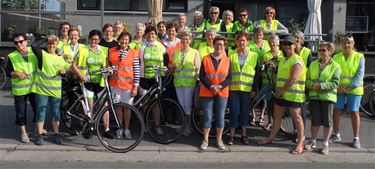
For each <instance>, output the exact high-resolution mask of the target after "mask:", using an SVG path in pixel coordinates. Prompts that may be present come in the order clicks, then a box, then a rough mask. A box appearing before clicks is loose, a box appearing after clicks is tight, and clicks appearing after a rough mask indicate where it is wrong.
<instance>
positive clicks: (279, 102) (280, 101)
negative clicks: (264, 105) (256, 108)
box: [273, 97, 302, 108]
mask: <svg viewBox="0 0 375 169" xmlns="http://www.w3.org/2000/svg"><path fill="white" fill-rule="evenodd" d="M273 101H274V103H275V104H277V105H279V106H282V107H293V108H298V107H301V106H302V103H297V102H291V101H288V100H284V99H278V98H276V97H274V98H273Z"/></svg>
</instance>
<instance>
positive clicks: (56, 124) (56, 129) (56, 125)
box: [42, 120, 60, 134]
mask: <svg viewBox="0 0 375 169" xmlns="http://www.w3.org/2000/svg"><path fill="white" fill-rule="evenodd" d="M59 124H60V123H59V121H55V120H52V131H53V134H58V133H59ZM42 130H43V128H42Z"/></svg>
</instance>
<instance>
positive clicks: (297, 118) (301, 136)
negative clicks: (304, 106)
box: [289, 108, 305, 145]
mask: <svg viewBox="0 0 375 169" xmlns="http://www.w3.org/2000/svg"><path fill="white" fill-rule="evenodd" d="M289 111H290V112H291V114H292V118H293V121H294V123H295V125H296V128H297V138H298V142H297V145H303V142H304V140H305V133H304V132H305V129H304V125H303V120H302V117H301V108H289Z"/></svg>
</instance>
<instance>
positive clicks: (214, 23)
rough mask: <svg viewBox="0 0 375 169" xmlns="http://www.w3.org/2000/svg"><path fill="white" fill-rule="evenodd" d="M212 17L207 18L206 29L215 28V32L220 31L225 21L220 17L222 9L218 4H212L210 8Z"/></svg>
mask: <svg viewBox="0 0 375 169" xmlns="http://www.w3.org/2000/svg"><path fill="white" fill-rule="evenodd" d="M209 13H210V19H208V20H206V22H205V24H204V26H205V28H204V29H214V30H215V32H220V25H221V23H222V22H223V21H222V20H221V19H219V15H220V9H219V8H218V7H216V6H212V7H211V8H210V9H209Z"/></svg>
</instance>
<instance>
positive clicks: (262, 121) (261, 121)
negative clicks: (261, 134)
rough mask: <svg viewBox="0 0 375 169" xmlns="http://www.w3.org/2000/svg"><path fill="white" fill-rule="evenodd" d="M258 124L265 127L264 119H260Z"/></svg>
mask: <svg viewBox="0 0 375 169" xmlns="http://www.w3.org/2000/svg"><path fill="white" fill-rule="evenodd" d="M258 124H259V126H263V125H264V118H259V122H258Z"/></svg>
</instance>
